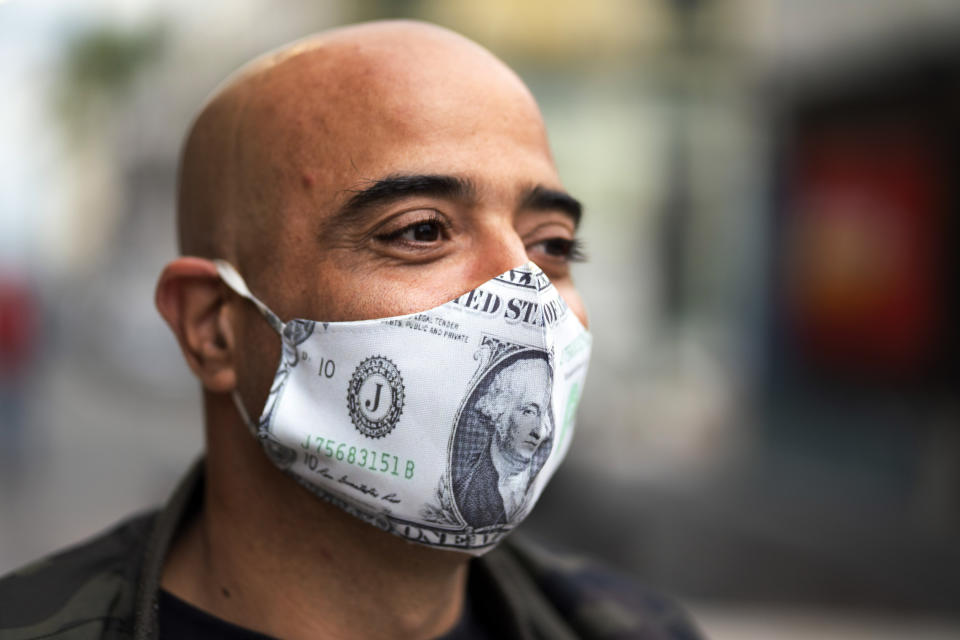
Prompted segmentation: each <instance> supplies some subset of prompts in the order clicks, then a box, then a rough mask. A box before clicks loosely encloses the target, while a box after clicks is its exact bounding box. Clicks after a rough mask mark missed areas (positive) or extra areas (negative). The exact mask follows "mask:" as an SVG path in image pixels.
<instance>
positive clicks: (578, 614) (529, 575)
mask: <svg viewBox="0 0 960 640" xmlns="http://www.w3.org/2000/svg"><path fill="white" fill-rule="evenodd" d="M487 560H488V563H489V564H490V565H491V569H492V572H493V573H495V574H498V575H499V578H500V580H501V581H502V580H504V579H505V580H509V581H510V582H511V583H512V584H513V586H515V587H519V588H517V589H511V590H510V591H511V592H509V593H506V594H505V595H507V597H509V598H511V599H514V600H518V599H519V600H523V602H521V603H515V604H518V605H519V606H520V607H522V608H527V609H528V610H529V611H530V612H532V615H533V616H534V618H537V619H539V620H542V621H546V622H547V623H548V624H551V625H552V624H559V625H561V626H562V627H564V629H565V631H566V633H565V635H564V636H563V637H571V638H592V639H598V640H599V639H601V638H603V639H609V640H613V639H626V638H631V639H636V640H700V639H701V638H702V635H701V633H700V632H699V631H698V630H697V627H696V625H695V624H694V623H693V622H692V620H691V619H690V617H689V616H688V615H687V613H686V612H685V611H684V609H683V608H682V607H681V606H680V605H679V604H678V603H677V602H676V601H675V600H673V599H672V598H669V597H667V596H665V595H663V594H661V593H658V592H657V591H655V590H652V589H649V588H647V587H645V586H643V585H642V584H641V583H640V582H639V581H638V580H636V579H635V578H633V577H632V576H630V575H627V574H625V573H621V572H619V571H616V570H614V569H611V568H609V567H606V566H604V565H603V564H601V563H599V562H596V561H593V560H588V559H585V558H582V557H578V556H570V555H563V554H559V553H555V552H552V551H548V550H547V549H545V548H543V547H541V546H539V545H536V544H534V543H532V542H531V541H529V540H527V539H524V538H517V537H515V536H514V537H511V538H509V539H508V540H507V541H506V542H505V543H504V544H502V545H501V546H500V547H499V548H497V549H495V550H494V551H492V552H491V553H490V554H488V558H487ZM550 618H553V619H554V620H553V621H550ZM535 624H539V622H537V623H535ZM558 633H559V630H554V631H553V632H551V633H550V634H549V635H550V637H559V636H558V635H557V634H558Z"/></svg>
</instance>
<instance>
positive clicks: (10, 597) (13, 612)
mask: <svg viewBox="0 0 960 640" xmlns="http://www.w3.org/2000/svg"><path fill="white" fill-rule="evenodd" d="M154 516H155V514H154V513H147V514H143V515H140V516H136V517H133V518H131V519H129V520H126V521H124V522H122V523H120V524H119V525H116V526H114V527H113V528H111V529H109V530H108V531H106V532H104V533H102V534H100V535H98V536H96V537H95V538H93V539H91V540H89V541H87V542H84V543H81V544H79V545H77V546H74V547H71V548H69V549H66V550H64V551H62V552H59V553H56V554H54V555H52V556H49V557H47V558H44V559H42V560H38V561H37V562H34V563H32V564H30V565H28V566H26V567H23V568H22V569H20V570H18V571H15V572H13V573H11V574H9V575H6V576H3V577H2V578H0V640H26V639H28V638H51V639H54V638H55V639H58V640H66V639H68V638H69V639H71V640H72V639H78V640H79V639H81V638H83V639H85V638H127V637H130V636H131V635H132V628H133V611H134V600H135V596H136V589H137V583H138V580H139V574H140V567H141V565H142V561H143V555H144V553H145V549H146V544H147V538H148V536H149V535H150V530H151V524H152V522H153V519H154Z"/></svg>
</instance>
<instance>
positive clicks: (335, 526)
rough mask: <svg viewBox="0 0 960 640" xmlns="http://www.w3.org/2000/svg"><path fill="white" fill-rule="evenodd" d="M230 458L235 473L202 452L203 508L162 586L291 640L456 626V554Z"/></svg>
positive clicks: (429, 632)
mask: <svg viewBox="0 0 960 640" xmlns="http://www.w3.org/2000/svg"><path fill="white" fill-rule="evenodd" d="M250 441H251V443H252V444H254V446H258V445H256V443H255V442H253V440H252V438H251V439H250ZM243 448H244V449H246V447H243ZM235 453H238V454H240V455H239V457H240V458H247V459H246V460H245V461H244V463H243V465H240V466H238V462H239V461H238V460H237V457H232V458H231V457H225V456H208V461H207V485H206V490H205V496H204V506H203V509H202V510H201V513H200V514H199V515H198V516H197V518H196V519H195V520H194V522H192V523H190V524H189V525H188V526H187V527H186V530H185V531H184V532H182V534H181V535H180V536H179V538H178V540H177V541H176V542H175V544H174V547H173V549H172V551H171V553H170V556H169V557H168V559H167V562H166V564H165V565H164V574H163V578H162V585H163V587H164V588H166V589H167V590H168V591H170V592H172V593H173V594H174V595H176V596H178V597H180V598H181V599H183V600H186V601H187V602H190V603H192V604H194V605H195V606H198V607H200V608H201V609H204V610H206V611H208V612H209V613H212V614H213V615H216V616H218V617H220V618H222V619H224V620H227V621H230V622H233V623H234V624H238V625H240V626H243V627H246V628H249V629H252V630H256V631H260V632H262V633H266V634H268V635H273V636H276V637H280V638H285V639H286V638H289V639H291V640H297V639H298V638H318V637H322V638H411V639H416V638H424V639H426V638H433V637H436V636H438V635H441V634H443V633H444V632H446V631H447V630H449V629H450V628H451V627H452V626H453V625H454V624H455V623H456V621H457V619H458V618H459V615H460V612H461V609H462V606H463V599H464V595H465V590H466V578H467V568H468V567H467V559H468V558H467V557H466V556H464V555H463V554H459V553H456V552H449V551H438V550H433V549H429V548H426V547H421V546H418V545H414V544H412V543H408V542H406V541H404V540H402V539H400V538H397V537H395V536H392V535H390V534H387V533H384V532H382V531H379V530H377V529H375V528H374V527H372V526H370V525H368V524H366V523H364V522H362V521H360V520H358V519H356V518H354V517H352V516H350V515H348V514H346V513H344V512H342V511H341V510H339V509H338V508H336V507H334V506H332V505H329V504H327V503H325V502H323V501H321V500H318V499H317V498H316V497H314V496H312V495H310V494H309V493H307V492H306V491H305V490H303V489H302V488H301V487H299V486H298V485H296V484H295V483H294V482H293V481H292V480H291V479H290V478H288V477H286V476H284V475H283V474H282V473H280V472H278V471H277V470H276V469H273V468H272V467H269V468H264V467H263V466H262V465H269V462H268V461H267V460H266V458H265V457H263V458H262V459H256V458H250V457H249V455H250V451H244V452H242V453H241V452H239V451H238V452H235ZM254 453H256V455H257V456H263V453H262V452H261V451H259V450H256V451H254ZM225 458H226V459H225ZM261 463H262V464H261ZM238 476H240V477H238Z"/></svg>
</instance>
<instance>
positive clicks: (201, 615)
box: [158, 589, 497, 640]
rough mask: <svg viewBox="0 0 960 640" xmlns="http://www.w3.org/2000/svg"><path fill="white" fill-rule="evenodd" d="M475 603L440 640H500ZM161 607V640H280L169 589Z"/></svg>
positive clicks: (466, 606) (469, 604)
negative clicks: (196, 603) (175, 593)
mask: <svg viewBox="0 0 960 640" xmlns="http://www.w3.org/2000/svg"><path fill="white" fill-rule="evenodd" d="M472 602H473V599H472V598H471V597H470V594H469V593H468V594H467V599H466V601H465V602H464V606H463V613H462V614H461V616H460V620H458V621H457V624H456V626H454V627H453V629H451V630H450V631H449V632H448V633H446V634H444V635H442V636H440V637H439V638H437V640H491V639H493V638H496V637H497V636H496V635H495V631H496V630H495V629H491V628H490V627H489V626H488V625H485V624H483V621H482V620H481V619H480V618H479V617H478V616H477V612H476V611H475V610H474V607H473V605H472ZM158 606H159V611H158V622H159V624H160V640H276V639H275V638H274V637H273V636H268V635H264V634H262V633H258V632H256V631H250V630H249V629H245V628H244V627H240V626H237V625H235V624H232V623H230V622H227V621H226V620H222V619H220V618H218V617H216V616H214V615H211V614H209V613H207V612H206V611H203V610H202V609H198V608H196V607H195V606H193V605H192V604H190V603H188V602H184V601H183V600H181V599H180V598H178V597H177V596H175V595H173V594H172V593H170V592H169V591H167V590H165V589H162V590H161V591H160V596H159V599H158Z"/></svg>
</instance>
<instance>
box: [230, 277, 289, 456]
mask: <svg viewBox="0 0 960 640" xmlns="http://www.w3.org/2000/svg"><path fill="white" fill-rule="evenodd" d="M213 264H214V265H216V267H217V273H218V274H220V279H221V280H223V282H224V283H225V284H226V285H227V286H228V287H230V289H232V290H233V292H234V293H236V294H237V295H238V296H240V297H242V298H246V299H247V300H249V301H250V302H252V303H253V304H254V306H256V307H257V309H258V310H259V311H260V314H261V315H262V316H263V317H264V318H265V319H266V321H267V323H268V324H269V325H270V326H271V327H272V328H273V330H274V331H276V332H277V333H278V334H280V336H281V339H282V338H283V326H284V325H283V321H282V320H280V318H279V317H278V316H277V314H275V313H274V312H273V311H271V310H270V307H268V306H267V305H265V304H264V303H263V302H261V301H260V299H259V298H257V297H256V296H255V295H253V293H251V292H250V289H249V287H247V283H246V282H244V280H243V277H242V276H241V275H240V274H239V273H237V270H236V269H234V268H233V265H232V264H230V263H229V262H227V261H226V260H214V261H213ZM230 396H231V397H232V398H233V404H234V406H236V408H237V413H239V414H240V419H241V420H243V423H244V424H245V425H247V429H249V430H250V433H251V434H252V435H253V436H254V437H255V438H260V437H261V435H260V429H258V428H257V425H256V424H255V423H254V422H253V420H251V419H250V414H249V413H247V408H246V407H245V406H243V399H242V398H241V397H240V393H239V392H238V391H237V390H236V389H234V390H233V393H231V394H230Z"/></svg>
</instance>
